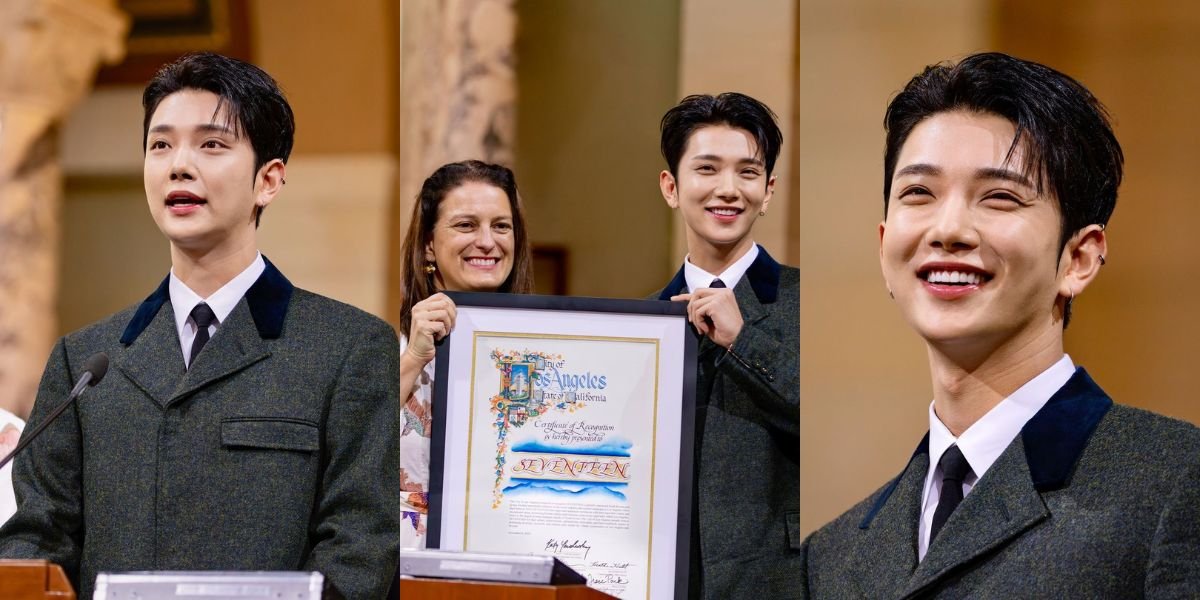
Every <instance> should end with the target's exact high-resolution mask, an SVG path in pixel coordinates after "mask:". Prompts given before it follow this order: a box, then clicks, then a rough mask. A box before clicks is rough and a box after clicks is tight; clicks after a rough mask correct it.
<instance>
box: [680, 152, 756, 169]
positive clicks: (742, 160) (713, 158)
mask: <svg viewBox="0 0 1200 600" xmlns="http://www.w3.org/2000/svg"><path fill="white" fill-rule="evenodd" d="M724 159H725V157H723V156H717V155H716V154H699V155H696V156H693V157H692V160H710V161H715V162H720V161H722V160H724ZM737 162H738V164H743V165H744V164H751V165H758V166H760V167H761V166H763V161H762V159H761V158H758V157H754V158H739V159H738V160H737Z"/></svg>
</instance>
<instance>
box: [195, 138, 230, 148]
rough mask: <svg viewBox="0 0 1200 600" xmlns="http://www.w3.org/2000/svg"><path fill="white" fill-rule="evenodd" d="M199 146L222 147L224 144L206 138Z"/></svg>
mask: <svg viewBox="0 0 1200 600" xmlns="http://www.w3.org/2000/svg"><path fill="white" fill-rule="evenodd" d="M200 147H201V148H224V147H225V144H223V143H221V142H220V141H219V140H206V141H205V142H204V143H203V144H201V145H200Z"/></svg>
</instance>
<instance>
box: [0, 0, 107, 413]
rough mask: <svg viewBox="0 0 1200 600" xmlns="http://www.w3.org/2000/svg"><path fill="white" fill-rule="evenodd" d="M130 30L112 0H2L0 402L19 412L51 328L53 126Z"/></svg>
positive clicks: (55, 241) (55, 206) (33, 386)
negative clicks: (3, 0)
mask: <svg viewBox="0 0 1200 600" xmlns="http://www.w3.org/2000/svg"><path fill="white" fill-rule="evenodd" d="M127 29H128V21H127V19H126V17H125V16H124V15H123V14H122V13H121V12H119V11H118V10H117V9H116V2H115V0H6V1H5V2H3V3H0V408H4V409H7V410H9V411H12V412H14V413H16V414H17V415H18V416H21V417H22V418H23V417H25V416H26V415H27V414H28V413H29V410H30V409H31V408H32V407H33V401H34V396H35V394H36V391H37V385H38V381H39V379H40V378H41V373H42V367H43V365H44V364H45V361H46V357H47V355H48V354H49V352H50V349H51V346H52V344H53V341H54V336H55V333H56V322H55V316H54V315H55V308H56V300H57V296H56V295H57V292H58V281H57V277H58V252H59V211H60V207H61V202H62V169H61V167H60V166H59V164H58V152H57V148H56V139H57V126H58V124H59V123H61V122H62V120H63V119H64V118H65V117H66V115H67V113H68V112H69V111H70V110H71V108H72V107H74V106H75V105H76V104H77V103H78V102H79V101H80V100H82V99H83V97H84V95H85V94H86V93H87V92H88V90H89V89H90V88H91V85H92V81H93V78H94V76H95V73H96V69H97V67H98V66H99V64H100V63H101V62H105V63H112V62H115V61H117V60H120V58H121V57H122V56H123V54H124V39H125V32H126V30H127Z"/></svg>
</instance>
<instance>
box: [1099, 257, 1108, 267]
mask: <svg viewBox="0 0 1200 600" xmlns="http://www.w3.org/2000/svg"><path fill="white" fill-rule="evenodd" d="M1107 264H1108V261H1106V260H1104V255H1103V254H1101V255H1100V266H1102V267H1103V266H1104V265H1107Z"/></svg>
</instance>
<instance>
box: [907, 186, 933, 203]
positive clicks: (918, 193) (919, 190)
mask: <svg viewBox="0 0 1200 600" xmlns="http://www.w3.org/2000/svg"><path fill="white" fill-rule="evenodd" d="M932 196H933V194H931V193H930V192H929V190H927V189H925V188H923V187H920V186H913V187H910V188H905V189H904V190H902V191H901V192H900V195H899V196H898V198H899V199H900V200H908V201H920V200H927V199H929V198H931V197H932Z"/></svg>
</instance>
